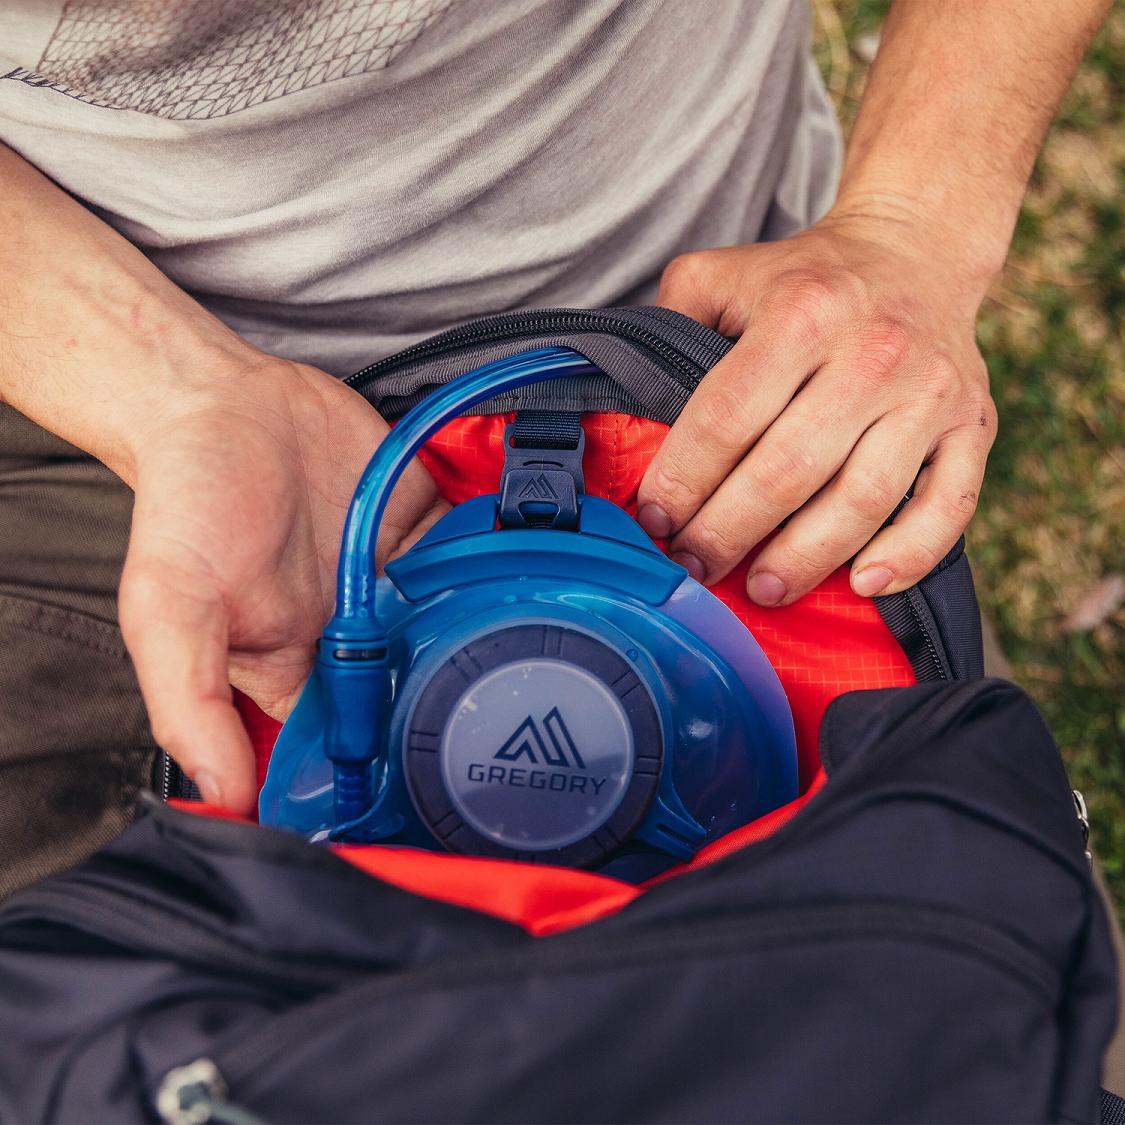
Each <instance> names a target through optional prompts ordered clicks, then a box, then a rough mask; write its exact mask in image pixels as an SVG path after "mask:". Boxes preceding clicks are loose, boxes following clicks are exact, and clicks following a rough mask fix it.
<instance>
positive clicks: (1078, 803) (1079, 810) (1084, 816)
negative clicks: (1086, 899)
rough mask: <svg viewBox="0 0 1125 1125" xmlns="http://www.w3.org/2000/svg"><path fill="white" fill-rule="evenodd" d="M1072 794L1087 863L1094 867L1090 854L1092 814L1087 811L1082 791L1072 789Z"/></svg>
mask: <svg viewBox="0 0 1125 1125" xmlns="http://www.w3.org/2000/svg"><path fill="white" fill-rule="evenodd" d="M1070 792H1071V795H1072V796H1073V797H1074V812H1075V814H1076V815H1077V817H1078V823H1079V825H1081V827H1082V847H1083V848H1085V849H1086V862H1087V863H1088V864H1090V865H1091V866H1093V863H1094V857H1093V856H1092V855H1091V854H1090V814H1089V813H1088V812H1087V811H1086V798H1085V797H1083V796H1082V790H1081V789H1072V790H1071V791H1070Z"/></svg>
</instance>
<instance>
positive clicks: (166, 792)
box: [160, 750, 179, 802]
mask: <svg viewBox="0 0 1125 1125" xmlns="http://www.w3.org/2000/svg"><path fill="white" fill-rule="evenodd" d="M160 753H161V770H160V799H161V800H162V801H164V802H167V801H169V800H170V799H171V797H172V772H173V770H178V769H179V767H178V766H177V765H176V764H175V762H173V761H172V755H171V754H169V753H168V751H167V750H161V751H160Z"/></svg>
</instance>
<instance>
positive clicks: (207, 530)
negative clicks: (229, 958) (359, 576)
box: [0, 145, 443, 812]
mask: <svg viewBox="0 0 1125 1125" xmlns="http://www.w3.org/2000/svg"><path fill="white" fill-rule="evenodd" d="M0 197H2V198H3V199H4V204H5V207H6V208H7V214H8V217H9V219H10V220H11V221H10V223H9V225H8V226H7V227H6V228H5V233H6V237H5V239H3V240H0V282H2V283H3V293H4V298H3V302H4V304H3V313H4V315H3V317H2V318H0V401H4V402H7V403H9V404H10V405H12V406H14V407H15V408H16V409H17V410H20V411H21V412H22V413H24V414H25V415H27V416H28V417H29V418H31V419H32V420H33V421H36V422H38V423H39V424H40V425H41V426H45V427H46V428H47V429H49V430H51V431H52V432H54V433H56V434H58V435H59V436H61V437H63V438H65V439H66V440H68V441H70V442H73V443H74V444H75V445H77V446H78V447H79V448H81V449H84V450H86V451H87V452H88V453H90V454H92V455H93V456H95V457H97V458H99V459H100V460H101V461H103V462H104V463H105V464H106V465H108V466H109V467H110V468H111V469H112V470H113V471H114V472H115V473H117V474H118V476H120V477H121V478H122V479H123V480H124V481H125V482H126V484H128V485H130V486H131V487H132V488H133V489H134V491H135V493H136V503H135V507H134V511H133V529H132V536H131V539H130V543H129V550H128V555H127V558H126V562H125V573H124V576H123V579H122V583H121V591H120V617H121V628H122V632H123V634H124V636H125V641H126V644H127V645H128V647H129V651H130V653H131V654H132V656H133V660H134V663H135V664H136V667H137V674H138V677H139V679H140V683H141V690H142V691H143V692H144V697H145V703H146V704H147V706H148V710H149V715H150V717H151V719H152V726H153V732H154V734H155V735H156V739H157V741H158V742H159V743H160V744H161V745H162V746H163V747H164V748H165V749H166V750H168V751H169V753H171V754H172V756H173V757H175V758H176V760H177V761H178V762H179V763H180V765H181V766H183V768H184V769H185V770H186V771H187V773H188V774H189V775H191V776H192V777H193V778H194V779H195V780H196V781H197V782H198V783H199V785H200V788H201V789H202V790H203V794H204V796H205V797H207V798H208V799H209V800H211V801H214V802H216V803H219V804H223V805H226V806H228V807H229V808H232V809H236V810H238V811H240V812H248V811H249V810H250V809H251V808H252V807H253V804H254V799H255V796H256V794H255V786H254V762H253V757H252V754H251V749H250V743H249V740H248V739H247V737H246V733H245V731H244V730H243V728H242V724H241V722H240V721H239V717H238V713H237V712H236V710H235V708H234V706H233V703H232V701H231V691H230V685H231V684H232V683H233V684H234V685H235V686H236V687H238V688H240V689H242V690H243V691H245V692H246V694H247V695H249V696H250V697H251V698H252V699H253V700H254V701H255V702H256V703H258V704H259V705H260V706H261V707H263V708H264V709H265V710H266V711H268V712H270V713H271V714H273V715H274V716H276V717H278V718H282V717H284V715H285V714H286V712H287V711H288V709H289V708H290V707H291V706H292V704H293V702H294V700H295V698H296V695H297V693H298V691H299V690H300V688H301V685H302V683H303V682H304V680H305V677H306V676H307V674H308V672H309V669H310V667H311V664H312V658H313V652H314V645H315V641H316V638H317V636H318V635H319V633H320V630H321V628H322V627H323V625H324V623H325V621H326V620H327V619H328V617H329V616H330V615H331V610H332V601H333V598H334V593H335V585H336V558H337V554H338V552H339V549H340V534H341V531H342V529H343V522H344V516H345V514H346V511H347V506H348V503H349V501H350V500H351V496H352V492H353V490H354V488H355V484H356V481H357V480H358V478H359V475H360V473H361V472H362V470H363V468H364V466H365V465H366V463H367V460H368V458H369V457H370V456H371V454H372V452H373V451H374V449H375V447H376V446H377V445H378V444H379V442H380V441H381V440H382V438H383V436H384V435H385V434H386V432H387V426H386V423H385V422H384V421H383V420H382V419H381V418H380V417H379V415H378V414H377V413H376V412H375V411H374V410H373V409H372V408H371V407H370V406H369V405H368V404H367V402H365V401H364V399H363V398H362V397H360V396H359V395H358V394H356V393H355V392H354V391H352V390H350V389H349V388H348V387H345V386H344V385H343V384H342V383H339V382H337V381H336V380H335V379H333V378H331V377H330V376H329V375H327V374H325V373H324V372H323V371H318V370H316V369H315V368H312V367H307V366H303V365H301V364H296V363H289V362H287V361H285V360H281V359H276V358H274V357H273V356H268V355H265V354H263V353H262V352H261V351H259V350H258V349H257V348H255V347H253V346H252V345H251V344H249V343H248V342H247V341H245V340H243V339H241V338H240V337H239V336H237V335H236V334H235V333H234V332H232V331H231V330H230V329H229V328H227V327H226V326H225V325H224V324H221V323H220V322H219V321H218V320H216V319H215V317H213V316H211V315H210V314H209V313H207V312H206V311H204V309H202V308H201V307H200V306H199V305H198V304H197V303H196V302H195V301H194V300H192V298H191V297H190V296H188V294H186V293H185V292H183V291H182V290H180V289H178V288H177V287H176V286H175V285H173V284H172V283H171V282H170V281H169V280H168V279H167V278H166V277H164V276H163V275H162V274H161V273H160V272H159V271H158V270H156V269H155V267H154V266H153V265H152V264H151V263H150V262H149V261H148V260H147V259H146V258H145V257H144V255H142V254H141V253H140V252H139V251H138V250H137V249H136V248H135V247H133V246H131V245H130V244H129V243H128V242H126V241H125V240H124V239H123V238H121V236H120V235H118V234H117V233H116V232H115V231H113V230H111V229H110V228H109V227H108V226H106V225H105V224H104V223H103V222H102V221H101V220H100V219H98V218H96V217H95V216H94V215H93V214H92V213H91V212H89V211H87V210H86V209H85V208H83V207H81V206H79V205H78V204H77V203H76V202H75V201H74V200H73V199H72V198H70V196H68V195H66V193H65V192H62V191H60V190H59V189H58V187H56V186H55V185H54V184H52V183H51V182H50V181H49V180H47V179H45V178H44V177H43V176H42V175H40V174H39V173H38V172H37V171H36V170H35V169H34V168H32V167H31V166H30V165H29V164H27V162H26V161H24V160H22V159H21V158H20V157H19V156H17V155H16V154H15V153H13V152H11V151H10V150H8V149H6V148H5V147H4V146H3V145H0ZM29 263H31V264H30V265H29ZM442 511H443V505H442V504H441V503H440V502H439V501H438V497H437V491H436V489H435V487H434V484H433V482H432V481H431V480H430V478H429V476H428V475H427V473H426V472H425V470H424V469H423V468H422V467H421V466H420V465H415V466H413V467H412V468H411V469H410V470H409V471H408V472H407V473H405V474H404V475H403V478H402V480H401V481H400V482H399V486H398V488H397V489H396V490H395V494H394V497H393V498H392V501H391V506H390V509H389V511H388V513H387V518H386V519H385V520H384V522H383V528H382V534H381V538H380V542H379V545H378V547H379V550H378V555H379V557H380V558H386V557H388V555H390V554H391V553H393V552H394V551H395V550H399V549H402V548H403V547H405V546H407V545H408V544H409V542H410V540H411V539H412V537H413V536H415V535H417V534H418V533H419V532H420V531H421V530H422V529H424V528H425V526H426V525H427V524H428V523H430V522H432V521H433V520H434V519H435V518H437V516H438V515H440V514H441V512H442Z"/></svg>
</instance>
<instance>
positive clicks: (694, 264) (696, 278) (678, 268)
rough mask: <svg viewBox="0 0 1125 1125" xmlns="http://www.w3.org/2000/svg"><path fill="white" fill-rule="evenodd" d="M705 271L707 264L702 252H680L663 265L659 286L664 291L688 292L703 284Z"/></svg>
mask: <svg viewBox="0 0 1125 1125" xmlns="http://www.w3.org/2000/svg"><path fill="white" fill-rule="evenodd" d="M706 273H707V266H706V262H705V260H704V255H703V253H702V252H700V251H692V252H691V253H688V254H680V255H678V256H677V257H675V258H673V259H672V260H671V261H670V262H669V263H668V264H667V265H666V266H665V267H664V272H663V273H662V274H661V276H660V288H661V290H663V291H664V292H665V293H684V292H690V291H692V290H694V289H696V288H698V287H699V286H700V285H701V284H703V282H704V279H705V276H706Z"/></svg>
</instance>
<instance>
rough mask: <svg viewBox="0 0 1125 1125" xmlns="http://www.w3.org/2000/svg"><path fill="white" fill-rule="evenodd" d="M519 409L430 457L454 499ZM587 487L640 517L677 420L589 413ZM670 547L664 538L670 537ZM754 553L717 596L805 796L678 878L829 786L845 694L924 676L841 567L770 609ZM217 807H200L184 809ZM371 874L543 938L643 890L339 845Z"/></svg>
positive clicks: (484, 474) (448, 441)
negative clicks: (770, 694)
mask: <svg viewBox="0 0 1125 1125" xmlns="http://www.w3.org/2000/svg"><path fill="white" fill-rule="evenodd" d="M512 419H513V415H511V414H508V415H482V416H476V417H468V418H459V419H458V420H457V421H455V422H453V423H451V424H450V425H448V426H446V427H445V428H444V429H443V430H441V431H440V432H439V433H438V434H437V435H436V436H435V437H434V438H433V439H431V441H430V442H429V443H428V444H427V445H426V447H425V448H424V449H423V451H422V454H421V458H422V461H423V462H424V463H425V465H426V468H427V469H429V471H430V472H431V473H432V474H433V476H434V479H435V480H436V481H437V484H438V487H439V488H440V489H441V492H442V494H443V495H444V496H445V498H446V499H447V500H448V501H449V502H450V503H452V504H459V503H461V502H463V501H465V500H468V499H470V498H471V497H474V496H480V495H482V494H484V493H488V492H495V491H496V487H497V481H498V480H499V479H500V471H501V468H502V466H503V463H504V426H505V425H506V424H507V423H508V422H511V421H512ZM583 428H584V429H585V432H586V455H585V462H584V465H585V475H586V489H587V491H588V492H590V493H591V494H593V495H597V496H603V497H605V498H606V499H608V500H612V501H613V502H614V503H615V504H618V505H619V506H620V507H622V508H624V509H625V510H626V511H627V512H629V513H630V514H631V515H635V514H636V507H637V488H638V486H639V485H640V482H641V477H642V476H643V475H644V471H645V468H646V467H647V465H648V463H649V461H650V460H651V459H652V456H653V454H654V453H655V452H656V450H657V447H658V446H659V445H660V442H661V440H662V438H663V436H664V434H665V433H666V432H667V429H668V428H667V426H665V425H662V424H661V423H659V422H652V421H649V420H647V419H644V418H635V417H632V416H630V415H624V414H587V415H586V416H585V417H584V419H583ZM661 546H664V544H661ZM749 562H750V560H749V559H747V560H745V561H744V562H743V563H742V564H741V565H740V566H739V567H737V568H736V569H735V570H734V571H733V572H732V573H731V574H730V575H728V576H727V577H726V578H725V579H723V581H721V582H719V583H717V584H716V585H715V586H713V587H712V591H713V592H714V593H715V594H716V595H717V596H718V597H719V598H721V599H722V601H723V602H724V603H725V604H726V605H727V606H728V607H729V608H730V609H731V610H732V611H733V612H734V613H735V614H736V615H737V616H738V618H739V620H740V621H742V623H743V624H744V625H745V626H746V627H747V628H748V629H749V630H750V631H751V632H752V633H753V634H754V636H755V637H756V638H757V640H758V643H759V644H760V645H761V646H762V648H763V649H764V650H765V653H766V655H767V656H768V657H769V659H770V662H771V663H772V665H773V667H774V669H775V670H776V672H777V674H778V677H779V678H780V680H781V683H782V686H783V687H784V689H785V693H786V695H787V696H788V698H789V703H790V706H791V707H792V709H793V719H794V725H795V727H796V732H797V752H798V757H799V766H800V780H801V796H800V797H798V798H797V800H795V801H793V802H792V803H790V804H789V805H786V806H785V807H783V808H780V809H777V810H775V811H774V812H772V813H770V814H768V815H767V816H764V817H762V818H761V819H759V820H757V821H754V822H753V823H751V824H748V825H746V826H744V827H743V828H740V829H737V830H736V831H734V832H731V833H729V834H728V835H727V836H725V837H723V838H722V839H721V840H717V841H715V842H714V843H713V844H710V845H708V846H707V847H705V848H703V849H702V850H701V851H700V853H699V854H698V855H697V856H696V857H695V859H693V860H692V861H691V862H690V863H687V864H683V865H681V866H679V867H677V868H674V869H673V870H671V871H668V872H666V873H665V874H663V875H661V876H660V877H659V879H658V880H654V881H653V882H657V881H661V880H664V879H668V878H674V877H675V876H676V875H677V874H678V873H680V872H682V871H686V870H690V869H691V868H693V867H698V866H701V865H703V864H706V863H709V862H712V861H713V860H715V859H717V858H719V857H721V856H724V855H728V854H730V853H731V852H732V851H735V850H737V849H739V848H743V847H747V846H749V845H751V844H753V843H755V842H757V841H759V840H762V839H765V838H766V837H767V836H769V835H770V834H771V833H772V832H774V831H776V829H777V828H779V827H780V826H781V825H782V824H784V823H785V822H786V821H788V820H789V819H790V818H791V817H792V816H793V815H794V814H795V813H796V812H797V811H798V810H799V809H800V808H801V807H802V806H803V805H804V804H805V802H806V801H808V800H809V798H810V797H811V796H812V795H813V794H814V793H815V792H816V791H817V790H818V789H819V788H820V787H821V785H823V784H824V781H825V777H824V773H823V770H822V769H821V766H820V755H819V752H818V746H817V739H818V732H819V730H820V721H821V718H822V716H823V715H824V711H825V708H826V707H827V706H828V704H829V703H831V702H832V700H833V699H835V698H836V696H838V695H841V694H842V693H844V692H846V691H854V690H856V689H860V688H882V687H901V686H906V685H909V684H912V683H914V682H915V676H914V672H913V669H912V668H911V666H910V662H909V660H908V659H907V658H906V655H905V653H904V652H903V651H902V649H901V648H900V647H899V644H898V642H897V641H896V640H895V639H894V637H893V636H892V634H891V632H890V630H889V629H888V628H887V626H886V625H885V624H884V622H883V619H882V618H881V617H880V616H879V612H878V610H877V609H876V608H875V605H874V603H873V602H871V601H870V600H868V599H866V598H860V597H857V596H856V595H855V594H853V593H852V591H851V588H850V587H849V585H848V576H847V570H846V569H845V568H841V569H840V570H838V571H836V573H834V574H833V575H831V576H830V577H829V578H828V579H827V580H826V581H824V582H823V583H821V585H820V586H818V587H817V588H816V589H815V590H813V591H812V592H811V593H809V594H807V595H806V596H805V597H803V598H801V599H800V600H799V601H798V602H797V603H795V604H794V605H791V606H787V607H785V608H784V609H763V608H761V607H759V606H756V605H754V603H753V602H751V601H750V599H749V598H748V597H747V596H746V593H745V587H746V572H747V569H748V567H749ZM237 703H238V706H239V710H240V712H241V714H242V717H243V721H244V722H245V724H246V729H247V731H248V732H249V734H250V739H251V741H252V743H253V746H254V752H255V755H256V759H257V765H258V781H259V785H260V784H261V782H262V780H263V778H264V777H265V771H266V767H267V765H268V763H269V755H270V751H271V750H272V748H273V744H274V740H275V739H276V737H277V732H278V730H279V729H280V727H279V724H278V723H276V722H275V721H274V720H272V719H270V718H269V717H268V716H267V715H265V714H263V712H261V711H260V710H259V709H258V708H257V707H256V706H255V705H254V704H253V703H252V702H250V700H248V699H246V698H245V697H244V696H237ZM182 807H187V808H191V809H193V811H199V812H209V811H211V810H209V809H207V808H206V807H201V806H200V805H198V804H196V805H185V806H182ZM334 848H335V851H336V852H337V854H339V855H340V856H341V857H343V858H344V859H346V860H348V861H349V862H351V863H354V864H355V865H356V866H357V867H360V868H362V869H363V870H364V871H367V872H369V873H370V874H372V875H374V876H376V877H377V878H380V879H383V880H384V881H386V882H388V883H392V884H394V885H396V886H398V887H401V888H403V889H404V890H407V891H411V892H413V893H415V894H419V895H424V896H426V897H429V898H433V899H438V900H441V901H443V902H449V903H452V904H454V905H457V906H463V907H468V908H471V909H474V910H480V911H482V912H485V913H488V914H493V915H495V916H497V917H500V918H504V919H507V920H508V921H511V922H515V923H517V924H518V925H520V926H523V927H524V928H525V929H526V930H528V932H530V933H532V934H535V935H544V934H550V933H557V932H559V931H560V930H565V929H569V928H571V927H574V926H578V925H582V924H584V923H586V922H591V921H593V920H594V919H596V918H601V917H604V916H605V915H607V914H610V913H613V912H614V911H616V910H620V909H621V908H622V907H623V906H625V905H627V904H628V903H629V902H631V901H632V900H633V899H634V898H636V897H637V896H638V895H640V894H643V893H644V890H645V886H649V885H652V884H651V883H650V884H645V885H642V886H640V887H635V886H632V885H630V884H628V883H623V882H621V881H619V880H617V879H611V878H608V877H606V876H603V875H596V874H593V873H591V872H587V871H575V870H571V869H567V868H561V867H549V866H540V865H534V864H523V863H513V862H510V861H507V860H494V859H480V858H476V857H470V856H456V855H448V854H444V853H438V852H423V851H418V850H415V849H411V848H392V847H382V846H378V845H365V846H359V845H335V846H334Z"/></svg>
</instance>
